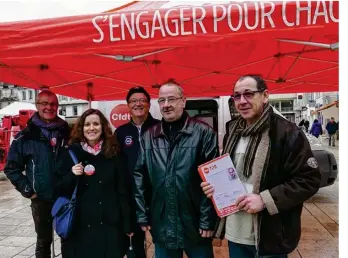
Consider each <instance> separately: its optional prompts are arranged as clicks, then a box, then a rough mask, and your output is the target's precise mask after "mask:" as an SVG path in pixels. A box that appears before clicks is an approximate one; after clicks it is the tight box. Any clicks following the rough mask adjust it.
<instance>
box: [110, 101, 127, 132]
mask: <svg viewBox="0 0 348 258" xmlns="http://www.w3.org/2000/svg"><path fill="white" fill-rule="evenodd" d="M130 119H131V116H130V114H129V112H128V106H127V105H126V104H120V105H117V106H115V107H114V108H113V109H112V110H111V112H110V122H111V124H112V125H113V126H114V127H115V128H117V127H119V126H121V125H123V124H126V123H128V122H129V121H130Z"/></svg>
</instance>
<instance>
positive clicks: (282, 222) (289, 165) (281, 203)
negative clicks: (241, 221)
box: [219, 113, 321, 256]
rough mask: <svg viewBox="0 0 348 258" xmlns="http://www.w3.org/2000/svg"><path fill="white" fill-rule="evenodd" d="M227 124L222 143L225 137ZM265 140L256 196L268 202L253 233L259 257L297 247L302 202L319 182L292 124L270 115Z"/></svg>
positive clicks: (301, 135)
mask: <svg viewBox="0 0 348 258" xmlns="http://www.w3.org/2000/svg"><path fill="white" fill-rule="evenodd" d="M228 124H229V123H228ZM228 124H227V131H226V135H225V138H224V143H225V142H226V139H227V138H228V137H229V130H228V127H229V126H228ZM269 138H270V147H271V150H270V157H269V164H268V167H267V168H264V170H263V172H262V179H261V182H260V194H261V195H262V194H265V195H264V196H267V197H268V198H267V199H268V201H267V202H265V205H266V209H264V210H262V211H261V212H260V213H259V216H258V225H259V228H258V232H255V233H256V234H257V235H258V240H259V242H258V243H257V247H258V251H259V255H261V256H266V255H280V254H289V253H291V252H292V251H293V250H294V249H295V248H296V247H297V245H298V243H299V240H300V237H301V212H302V207H303V203H304V202H305V201H306V200H308V199H309V198H310V197H312V196H313V195H314V194H315V193H316V192H317V191H318V190H319V186H320V181H321V175H320V172H319V169H318V163H317V161H316V160H315V158H314V157H313V153H312V151H311V148H310V145H309V142H308V139H307V137H306V136H305V134H304V132H303V131H302V130H300V129H299V128H298V127H297V126H296V124H294V123H291V122H290V121H287V120H286V119H284V118H282V117H280V116H279V115H278V114H275V113H273V114H272V115H271V124H270V130H269ZM221 221H223V220H221ZM219 228H220V227H219ZM221 228H222V227H221ZM221 228H220V229H221Z"/></svg>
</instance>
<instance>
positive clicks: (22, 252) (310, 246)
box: [0, 139, 339, 258]
mask: <svg viewBox="0 0 348 258" xmlns="http://www.w3.org/2000/svg"><path fill="white" fill-rule="evenodd" d="M323 144H324V145H326V146H327V145H328V144H327V142H326V140H325V139H324V140H323ZM327 149H328V150H330V151H331V152H332V153H334V155H335V156H336V159H337V160H338V147H327ZM0 173H1V172H0ZM29 205H30V201H29V200H26V199H24V198H23V197H22V196H21V195H20V194H19V193H18V192H17V191H16V190H14V188H13V186H12V185H11V184H10V183H9V182H8V181H6V180H2V181H1V180H0V258H5V257H6V258H29V257H35V256H34V251H35V241H36V237H35V236H36V235H35V231H34V226H33V220H32V215H31V210H30V207H29ZM338 225H339V223H338V183H337V182H336V183H335V184H334V185H332V186H329V187H325V188H322V189H320V190H319V192H318V193H317V194H316V195H315V196H314V197H313V198H312V199H310V200H309V201H308V202H306V203H305V206H304V210H303V214H302V237H301V241H300V244H299V246H298V248H297V249H296V251H295V252H294V253H293V254H291V256H290V257H291V258H298V257H301V258H329V257H330V258H332V257H338ZM147 246H148V257H153V249H154V248H153V245H152V243H151V238H148V242H147ZM55 252H56V254H57V257H61V256H60V255H59V254H60V241H59V239H58V237H57V236H56V237H55ZM214 252H215V257H218V258H228V248H227V243H226V241H222V242H216V243H215V247H214Z"/></svg>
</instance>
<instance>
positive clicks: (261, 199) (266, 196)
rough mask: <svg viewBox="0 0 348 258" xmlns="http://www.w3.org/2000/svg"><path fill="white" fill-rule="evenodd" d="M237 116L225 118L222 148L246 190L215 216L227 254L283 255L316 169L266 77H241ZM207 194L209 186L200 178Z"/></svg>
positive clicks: (295, 236)
mask: <svg viewBox="0 0 348 258" xmlns="http://www.w3.org/2000/svg"><path fill="white" fill-rule="evenodd" d="M232 98H233V100H234V104H235V108H236V110H237V112H238V113H239V114H240V116H239V117H238V118H236V119H233V120H232V121H231V122H230V123H229V124H228V128H227V132H226V136H225V140H224V150H223V154H226V153H228V154H230V156H231V159H232V160H233V163H234V165H235V167H236V170H237V173H238V175H239V177H240V179H241V181H242V183H243V185H244V187H245V189H246V190H247V194H246V195H243V196H240V197H239V198H238V199H237V200H236V205H237V206H238V208H239V210H240V211H239V212H237V213H234V214H232V215H230V216H228V217H227V218H223V219H221V221H220V225H219V227H218V230H217V232H216V236H217V237H220V238H221V237H223V235H221V233H223V231H224V230H225V237H226V239H227V240H228V245H229V253H230V257H231V258H232V257H238V258H254V257H274V258H284V257H287V254H289V253H291V252H292V251H293V250H294V249H295V248H296V246H297V244H298V242H299V240H300V235H301V211H302V206H303V202H304V201H306V200H307V199H309V198H310V197H312V196H313V195H314V194H315V193H316V192H317V191H318V189H319V185H320V172H319V170H318V163H317V161H316V159H315V158H314V157H313V153H312V151H311V149H310V145H309V143H308V140H307V138H306V136H305V134H304V132H303V131H302V130H300V129H299V128H298V127H297V126H296V125H295V124H293V123H291V122H289V121H287V120H285V119H284V118H282V117H281V116H279V115H278V114H276V113H274V112H273V109H272V107H271V106H270V105H269V103H268V90H267V85H266V83H265V81H264V80H263V79H262V78H261V77H259V76H255V75H246V76H243V77H241V78H240V79H239V80H238V81H237V83H236V85H235V87H234V94H233V96H232ZM201 186H202V188H203V191H204V193H205V194H206V195H207V197H211V196H212V195H213V191H214V188H213V186H211V185H210V184H209V183H206V182H204V183H202V184H201Z"/></svg>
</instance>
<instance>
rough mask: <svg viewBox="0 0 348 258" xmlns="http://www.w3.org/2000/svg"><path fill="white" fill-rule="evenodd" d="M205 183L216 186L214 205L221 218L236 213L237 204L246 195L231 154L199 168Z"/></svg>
mask: <svg viewBox="0 0 348 258" xmlns="http://www.w3.org/2000/svg"><path fill="white" fill-rule="evenodd" d="M198 171H199V174H200V176H201V177H202V180H203V181H206V182H209V183H210V184H211V185H213V186H214V194H213V198H212V200H213V203H214V206H215V209H216V212H217V214H218V216H219V217H225V216H228V215H230V214H232V213H235V212H237V211H239V210H238V208H237V207H236V206H235V202H236V200H237V199H238V197H240V196H242V195H244V194H246V193H247V192H246V189H245V188H244V185H243V184H242V182H241V181H240V179H239V176H238V173H237V171H236V168H235V166H234V165H233V162H232V160H231V158H230V155H229V154H225V155H223V156H221V157H218V158H216V159H213V160H211V161H209V162H207V163H205V164H203V165H201V166H199V167H198Z"/></svg>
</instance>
